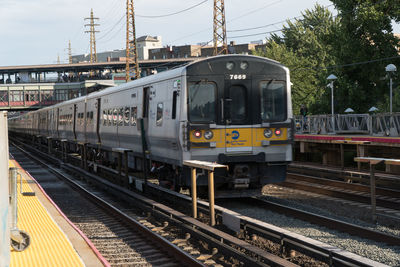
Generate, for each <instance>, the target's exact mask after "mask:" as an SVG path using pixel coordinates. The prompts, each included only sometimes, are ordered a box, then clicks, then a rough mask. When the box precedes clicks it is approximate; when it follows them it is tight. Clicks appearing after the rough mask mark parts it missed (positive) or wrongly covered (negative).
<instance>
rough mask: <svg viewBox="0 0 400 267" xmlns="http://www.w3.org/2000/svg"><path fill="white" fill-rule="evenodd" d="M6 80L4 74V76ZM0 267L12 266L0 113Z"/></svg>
mask: <svg viewBox="0 0 400 267" xmlns="http://www.w3.org/2000/svg"><path fill="white" fill-rule="evenodd" d="M3 79H4V74H3ZM0 151H2V153H0V214H2V219H1V220H0V266H9V264H10V231H9V227H10V225H9V214H10V210H9V202H10V199H9V195H10V192H9V179H8V175H9V171H8V131H7V112H5V111H2V112H0Z"/></svg>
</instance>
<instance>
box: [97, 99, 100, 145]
mask: <svg viewBox="0 0 400 267" xmlns="http://www.w3.org/2000/svg"><path fill="white" fill-rule="evenodd" d="M96 107H97V115H96V118H97V120H96V135H97V142H98V143H99V144H100V143H101V140H100V121H101V113H100V112H101V98H97V102H96Z"/></svg>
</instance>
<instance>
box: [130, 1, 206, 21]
mask: <svg viewBox="0 0 400 267" xmlns="http://www.w3.org/2000/svg"><path fill="white" fill-rule="evenodd" d="M205 2H208V0H204V1H202V2H200V3H198V4H196V5H194V6H191V7H188V8H185V9H183V10H180V11H177V12H173V13H170V14H165V15H155V16H151V15H135V16H136V17H140V18H163V17H169V16H173V15H177V14H180V13H183V12H186V11H188V10H191V9H193V8H196V7H198V6H200V5H202V4H204V3H205Z"/></svg>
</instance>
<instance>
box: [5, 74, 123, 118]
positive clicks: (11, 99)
mask: <svg viewBox="0 0 400 267" xmlns="http://www.w3.org/2000/svg"><path fill="white" fill-rule="evenodd" d="M114 85H115V84H114V82H113V80H90V81H84V82H70V83H18V84H0V110H9V111H11V110H13V111H21V110H35V109H39V108H42V107H46V106H51V105H54V104H56V103H59V102H62V101H65V100H70V99H72V98H75V97H78V96H81V95H86V94H88V93H91V92H93V91H97V90H100V89H103V88H107V87H110V86H114Z"/></svg>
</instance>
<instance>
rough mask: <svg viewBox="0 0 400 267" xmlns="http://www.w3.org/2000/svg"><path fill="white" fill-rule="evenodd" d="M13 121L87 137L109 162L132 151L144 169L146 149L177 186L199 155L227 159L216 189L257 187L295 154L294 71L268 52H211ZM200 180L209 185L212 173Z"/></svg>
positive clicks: (185, 181) (34, 131) (280, 173)
mask: <svg viewBox="0 0 400 267" xmlns="http://www.w3.org/2000/svg"><path fill="white" fill-rule="evenodd" d="M9 128H10V131H11V132H15V133H18V134H24V135H33V136H36V135H40V136H43V137H51V138H52V139H53V140H61V139H66V140H68V143H69V144H70V148H71V149H74V146H73V144H74V143H75V144H76V143H78V142H83V143H88V144H89V145H90V146H91V147H92V150H93V155H92V156H91V159H92V160H93V161H101V162H103V163H107V162H108V163H109V164H111V163H113V162H114V160H115V159H114V157H113V154H112V150H113V148H125V149H129V150H131V151H132V152H129V167H130V168H132V169H136V170H142V169H143V167H142V163H143V155H144V154H143V153H142V151H143V149H145V150H147V151H148V153H147V156H146V157H147V160H146V162H148V163H150V162H151V164H152V165H147V166H149V167H148V168H149V169H150V167H152V170H153V171H154V172H157V174H158V176H159V178H160V179H161V180H165V181H169V182H170V184H171V185H173V186H174V187H175V188H176V189H177V188H181V187H190V183H191V182H190V174H189V171H190V170H189V169H188V168H186V167H184V166H183V161H184V160H189V159H196V160H203V161H211V162H218V163H221V164H226V165H228V166H229V170H227V171H220V172H216V173H215V188H216V190H217V192H218V190H227V189H236V191H238V190H240V191H245V190H248V189H256V190H259V189H260V188H261V187H262V186H263V185H265V184H268V183H275V182H281V181H284V180H285V178H286V166H287V164H288V163H289V162H290V161H291V160H292V143H293V135H294V132H293V114H292V105H291V91H290V77H289V70H288V69H287V68H286V67H284V66H283V65H281V64H280V63H278V62H276V61H273V60H270V59H266V58H262V57H255V56H246V55H227V56H217V57H211V58H207V59H204V60H199V61H195V62H193V63H191V64H188V65H186V66H183V67H179V68H176V69H172V70H168V71H165V72H161V73H159V74H155V75H152V76H148V77H144V78H141V79H138V80H135V81H132V82H129V83H127V84H124V85H120V86H117V87H113V88H108V89H105V90H102V91H98V92H94V93H91V94H89V95H87V96H82V97H79V98H76V99H73V100H70V101H66V102H63V103H60V104H57V105H54V106H51V107H47V108H43V109H40V110H37V111H33V112H29V113H26V114H23V115H21V116H20V117H17V118H14V119H10V121H9ZM99 155H100V156H99ZM89 160H90V159H89ZM144 166H146V165H144ZM197 184H198V186H200V189H201V188H202V187H203V188H207V176H206V175H205V173H201V172H200V171H199V172H198V177H197Z"/></svg>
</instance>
